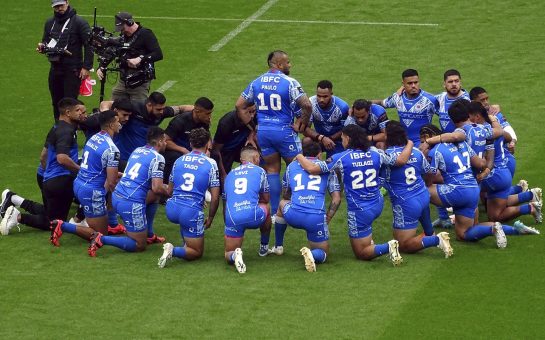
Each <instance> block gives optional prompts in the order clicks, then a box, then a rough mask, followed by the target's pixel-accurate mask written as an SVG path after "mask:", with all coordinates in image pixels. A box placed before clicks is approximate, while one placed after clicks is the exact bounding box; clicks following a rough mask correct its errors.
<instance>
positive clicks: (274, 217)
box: [271, 214, 276, 226]
mask: <svg viewBox="0 0 545 340" xmlns="http://www.w3.org/2000/svg"><path fill="white" fill-rule="evenodd" d="M274 223H276V214H275V215H272V216H271V224H272V225H273V226H274Z"/></svg>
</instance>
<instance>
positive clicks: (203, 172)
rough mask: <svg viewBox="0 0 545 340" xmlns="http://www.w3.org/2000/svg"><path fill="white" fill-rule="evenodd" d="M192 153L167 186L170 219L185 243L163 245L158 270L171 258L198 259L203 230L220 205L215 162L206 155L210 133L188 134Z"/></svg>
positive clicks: (177, 164) (183, 158)
mask: <svg viewBox="0 0 545 340" xmlns="http://www.w3.org/2000/svg"><path fill="white" fill-rule="evenodd" d="M189 144H190V145H191V149H192V151H191V152H190V153H188V154H186V155H183V156H181V157H180V158H178V159H177V160H176V162H174V166H173V167H172V172H171V174H170V180H169V185H168V191H169V193H172V197H171V198H169V199H168V201H167V205H166V213H167V218H168V219H169V221H170V222H172V223H177V224H179V225H180V233H181V235H182V238H183V240H184V242H185V244H184V245H183V246H181V247H174V246H173V245H172V244H171V243H165V245H164V246H163V250H164V251H163V255H162V256H161V257H160V258H159V262H158V265H159V268H163V267H164V266H165V265H166V263H167V260H169V259H171V258H172V256H174V257H178V258H183V259H186V260H197V259H199V258H201V257H202V254H203V251H204V229H208V228H210V226H211V225H212V221H213V220H214V216H215V215H216V211H217V210H218V205H219V185H220V181H219V176H218V166H217V164H216V161H214V160H213V159H212V158H209V157H207V156H206V152H207V151H208V149H209V147H210V145H211V144H212V142H211V141H210V133H209V132H208V131H207V130H205V129H203V128H198V129H193V130H191V132H190V134H189ZM207 189H210V194H211V197H212V199H211V201H210V210H209V213H208V218H206V220H205V219H204V213H203V206H204V198H205V193H206V190H207Z"/></svg>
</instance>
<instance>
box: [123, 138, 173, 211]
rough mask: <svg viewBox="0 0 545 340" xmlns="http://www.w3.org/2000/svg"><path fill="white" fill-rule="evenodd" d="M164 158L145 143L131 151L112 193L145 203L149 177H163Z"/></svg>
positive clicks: (149, 184) (149, 187)
mask: <svg viewBox="0 0 545 340" xmlns="http://www.w3.org/2000/svg"><path fill="white" fill-rule="evenodd" d="M164 169H165V158H164V157H163V156H162V155H161V154H159V153H158V152H157V151H155V149H154V148H153V147H152V146H149V145H146V146H142V147H139V148H136V150H134V151H133V153H132V154H131V156H130V157H129V160H128V162H127V167H126V168H125V172H124V173H123V177H121V179H120V180H119V183H117V186H116V187H115V191H114V194H116V195H117V196H119V197H122V198H125V199H127V200H130V201H133V202H138V203H145V202H146V195H147V194H148V190H149V189H151V179H152V178H160V179H161V180H162V179H163V170H164Z"/></svg>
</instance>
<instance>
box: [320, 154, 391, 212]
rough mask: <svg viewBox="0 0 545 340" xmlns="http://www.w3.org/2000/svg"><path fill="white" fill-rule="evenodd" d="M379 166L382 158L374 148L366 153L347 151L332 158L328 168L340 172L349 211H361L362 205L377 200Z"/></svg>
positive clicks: (378, 193)
mask: <svg viewBox="0 0 545 340" xmlns="http://www.w3.org/2000/svg"><path fill="white" fill-rule="evenodd" d="M381 165H382V157H381V155H380V153H379V152H378V151H377V150H376V149H375V148H374V147H371V148H370V149H369V150H367V151H361V150H353V149H348V150H346V151H343V152H341V153H338V154H335V155H333V156H332V161H331V163H330V164H328V168H329V170H333V169H340V170H341V172H342V174H343V177H342V178H343V183H344V189H345V196H346V201H347V205H348V209H349V210H360V209H363V208H362V205H365V204H368V203H369V202H372V201H374V200H376V199H377V198H379V196H380V191H379V189H380V186H379V177H378V175H379V171H380V167H381Z"/></svg>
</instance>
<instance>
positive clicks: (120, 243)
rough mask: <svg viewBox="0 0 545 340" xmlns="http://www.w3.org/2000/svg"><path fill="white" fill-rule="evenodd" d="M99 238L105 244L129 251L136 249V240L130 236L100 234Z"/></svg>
mask: <svg viewBox="0 0 545 340" xmlns="http://www.w3.org/2000/svg"><path fill="white" fill-rule="evenodd" d="M100 239H101V241H102V244H105V245H108V246H114V247H117V248H119V249H122V250H125V251H129V252H133V251H136V241H135V240H133V239H132V238H130V237H127V236H122V237H113V236H102V237H101V238H100Z"/></svg>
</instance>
